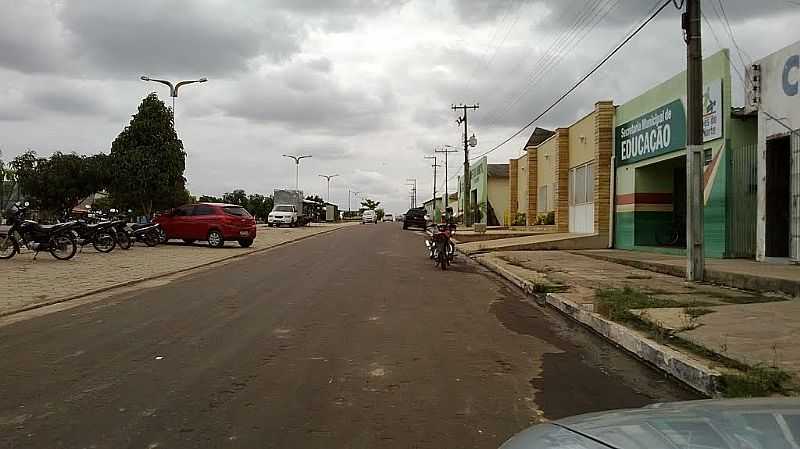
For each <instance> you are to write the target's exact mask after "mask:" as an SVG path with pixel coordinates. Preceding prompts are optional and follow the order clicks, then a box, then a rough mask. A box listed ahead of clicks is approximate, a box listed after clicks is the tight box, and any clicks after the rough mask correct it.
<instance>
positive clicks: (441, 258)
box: [438, 244, 447, 270]
mask: <svg viewBox="0 0 800 449" xmlns="http://www.w3.org/2000/svg"><path fill="white" fill-rule="evenodd" d="M438 253H439V254H438V262H439V263H438V265H439V266H441V267H442V270H446V269H447V248H445V244H441V247H440V248H439V251H438Z"/></svg>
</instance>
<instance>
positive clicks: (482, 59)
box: [467, 0, 522, 90]
mask: <svg viewBox="0 0 800 449" xmlns="http://www.w3.org/2000/svg"><path fill="white" fill-rule="evenodd" d="M516 1H517V0H509V2H508V8H506V10H505V13H503V18H502V19H500V21H499V22H498V23H497V25H496V26H495V28H494V33H492V37H491V38H490V39H489V43H488V44H486V50H485V51H484V52H483V56H481V57H480V59H479V60H478V62H477V63H476V64H475V67H474V68H473V69H472V73H471V74H470V77H469V82H468V83H467V90H469V88H470V87H471V86H472V82H473V81H475V74H477V73H478V69H479V68H480V67H481V66H483V65H485V63H486V59H487V58H486V56H487V55H488V54H489V51H490V49H491V47H492V43H494V40H495V38H496V37H497V32H498V31H500V26H501V25H502V24H504V23H505V22H506V17H508V13H509V12H511V7H512V6H513V5H514V3H515V2H516ZM521 8H522V6H521V4H520V9H521ZM517 12H519V10H517ZM517 20H519V15H517ZM514 25H516V20H515V21H514ZM509 32H510V30H509ZM506 37H508V33H506ZM503 42H505V39H503ZM494 53H495V54H496V53H497V47H495V50H494Z"/></svg>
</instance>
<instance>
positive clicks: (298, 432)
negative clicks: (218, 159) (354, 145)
mask: <svg viewBox="0 0 800 449" xmlns="http://www.w3.org/2000/svg"><path fill="white" fill-rule="evenodd" d="M176 250H180V248H176ZM209 250H210V251H213V250H211V249H209ZM451 268H452V269H451V270H449V271H446V272H442V271H441V270H439V269H436V268H434V267H433V265H432V263H430V262H429V261H428V259H427V258H426V257H425V254H424V251H423V242H422V236H421V235H420V234H419V233H418V232H412V231H401V230H400V227H399V225H396V224H389V223H386V224H379V225H363V226H356V227H350V228H345V229H343V230H340V231H336V232H333V233H330V234H327V235H324V236H318V237H313V238H310V239H307V240H304V241H301V242H298V243H295V244H292V245H289V246H285V247H281V248H276V249H274V250H271V251H268V252H265V253H261V254H259V255H253V256H249V257H246V258H243V259H240V260H238V261H236V262H232V263H228V264H226V265H224V266H221V267H218V268H214V269H208V270H204V271H200V272H198V273H195V274H192V275H190V276H185V277H182V278H180V279H177V280H175V281H173V282H170V283H168V284H166V285H160V286H154V287H151V288H143V289H139V290H137V291H134V292H127V293H123V294H120V295H117V296H114V297H111V298H106V299H104V300H102V301H98V302H94V303H90V304H84V305H80V306H77V307H74V308H72V309H69V310H62V311H57V312H53V313H50V314H46V315H42V316H39V317H35V318H31V319H27V320H24V321H19V322H16V323H13V324H8V325H5V326H3V327H0V447H3V448H17V447H36V448H48V449H52V448H84V447H86V448H89V447H91V448H115V449H118V448H156V447H164V448H167V447H171V448H175V447H180V448H195V447H231V448H236V447H248V448H250V447H259V448H395V447H396V448H437V449H440V448H472V447H476V448H494V447H497V446H498V445H499V444H500V443H501V442H502V441H504V440H505V439H506V438H508V437H509V436H511V435H512V434H514V433H515V432H517V431H519V430H522V429H523V428H525V427H527V426H528V425H530V424H532V423H535V422H539V421H541V420H543V419H554V418H559V417H563V416H568V415H573V414H578V413H584V412H589V411H597V410H605V409H611V408H620V407H633V406H640V405H644V404H648V403H651V402H659V401H671V400H678V399H690V398H692V397H693V396H692V395H691V394H690V393H688V392H686V391H685V390H683V389H682V388H680V387H678V386H676V385H675V384H673V383H672V382H671V381H668V380H665V379H663V378H661V377H660V376H659V375H658V374H657V373H655V372H654V371H652V370H650V369H649V368H646V367H643V366H641V365H639V364H638V363H637V362H636V361H634V360H632V359H631V358H629V357H628V356H626V355H624V354H622V353H620V352H619V351H618V350H617V349H615V348H614V347H612V346H610V345H608V344H607V343H605V342H604V341H602V340H600V339H599V338H597V337H595V336H594V335H592V334H590V333H588V332H587V331H585V330H584V329H583V328H581V327H579V326H577V325H574V324H573V323H571V322H569V321H567V320H565V319H564V318H562V317H561V316H560V315H558V314H557V313H556V312H554V311H552V310H549V309H546V308H541V307H538V306H535V305H531V304H530V303H529V302H528V301H526V300H525V299H524V298H523V297H521V296H520V294H519V293H518V292H517V291H516V290H515V289H513V288H511V287H509V286H508V285H507V284H505V283H504V282H503V281H501V280H499V279H498V278H497V277H495V276H494V275H491V274H490V273H488V272H487V271H485V270H484V269H482V268H480V267H479V266H477V265H476V264H474V263H471V262H470V263H468V262H467V261H464V260H459V261H457V262H456V264H455V265H453V266H452V267H451ZM12 288H13V287H12Z"/></svg>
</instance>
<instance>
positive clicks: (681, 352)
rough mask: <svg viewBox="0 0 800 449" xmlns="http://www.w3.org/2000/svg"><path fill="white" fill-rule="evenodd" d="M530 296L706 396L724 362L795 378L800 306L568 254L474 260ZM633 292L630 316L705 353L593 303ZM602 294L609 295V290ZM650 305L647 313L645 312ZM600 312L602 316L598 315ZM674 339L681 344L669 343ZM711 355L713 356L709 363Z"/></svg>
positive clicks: (799, 366)
mask: <svg viewBox="0 0 800 449" xmlns="http://www.w3.org/2000/svg"><path fill="white" fill-rule="evenodd" d="M475 258H476V260H478V261H479V262H480V263H481V264H483V265H484V266H486V267H488V268H490V269H492V270H493V271H495V272H497V273H499V274H501V275H503V276H504V277H506V278H507V279H509V280H511V281H512V282H514V283H515V284H517V285H518V286H520V287H521V288H523V289H524V290H526V291H527V292H528V293H529V294H537V293H538V294H539V296H541V297H545V296H546V301H547V302H548V303H549V304H550V305H552V306H553V307H555V308H557V309H559V310H561V311H562V312H563V313H565V314H567V315H569V316H571V317H572V318H574V319H576V320H578V321H580V322H581V323H583V324H585V325H587V326H589V327H591V328H593V329H594V330H595V331H597V332H598V333H599V334H601V335H603V336H605V337H606V338H608V339H610V340H612V341H614V342H615V343H617V344H618V345H620V346H622V347H623V348H625V349H627V350H628V351H630V352H631V353H633V354H634V355H636V356H637V357H639V358H641V359H642V360H645V361H647V362H648V363H649V364H651V365H654V366H656V367H658V368H659V369H662V370H663V371H665V372H667V373H669V374H670V375H672V376H673V377H676V378H678V379H679V380H682V381H684V382H685V383H687V384H688V385H690V386H692V387H693V388H695V389H697V390H698V391H701V392H703V393H705V394H707V395H709V396H714V395H717V389H718V378H719V376H720V375H721V374H722V373H725V372H729V368H730V366H729V365H725V364H721V363H720V361H719V360H722V359H729V360H731V361H734V362H736V363H740V364H744V365H748V366H756V365H759V366H775V367H778V368H780V369H781V370H784V371H785V372H787V373H790V374H792V375H793V376H794V378H795V379H798V378H800V345H797V344H796V342H795V340H796V336H797V335H800V300H796V299H795V300H787V297H786V296H783V295H777V294H760V293H754V292H752V291H745V290H740V289H735V288H729V287H724V286H718V285H711V284H692V283H687V282H685V281H684V280H683V279H682V278H680V277H676V276H671V275H668V274H663V273H659V272H653V271H649V270H645V269H641V268H636V267H632V266H629V265H624V264H618V263H614V262H610V261H607V260H600V259H598V258H595V257H589V256H586V255H583V253H581V254H576V253H574V252H567V251H512V252H496V253H491V254H483V255H479V256H476V257H475ZM626 288H627V289H628V290H627V291H628V292H635V294H637V295H640V296H641V297H643V298H646V301H645V302H644V305H642V308H638V309H636V310H633V309H632V310H631V312H633V313H635V314H637V315H638V316H639V317H640V318H641V319H642V320H644V321H646V322H649V323H651V325H652V326H653V329H656V330H658V332H657V333H658V334H659V335H661V336H664V335H668V336H671V337H669V338H673V339H674V342H678V343H680V341H679V340H683V341H687V342H690V343H692V344H694V345H697V346H699V347H702V348H705V350H706V351H705V352H702V353H698V352H697V351H691V350H688V349H687V345H686V344H672V341H671V340H670V339H669V338H668V339H666V340H665V339H663V338H659V339H658V341H656V340H655V339H654V336H653V334H652V333H650V332H648V331H643V330H642V329H640V328H639V327H634V328H632V327H630V326H631V325H630V323H628V322H622V321H616V322H615V321H613V320H612V319H610V318H608V317H607V316H606V315H605V313H606V312H605V311H604V310H601V309H600V308H599V306H601V305H602V306H603V308H606V307H607V305H606V303H603V302H598V299H597V292H598V291H601V290H603V289H614V291H617V292H622V291H626V290H624V289H626ZM607 291H608V290H607ZM650 303H652V307H648V306H647V305H648V304H650ZM599 312H603V313H604V314H601V313H599ZM675 337H679V339H675ZM709 354H714V357H712V358H709Z"/></svg>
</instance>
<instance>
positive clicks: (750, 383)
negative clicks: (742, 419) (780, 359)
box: [719, 365, 791, 398]
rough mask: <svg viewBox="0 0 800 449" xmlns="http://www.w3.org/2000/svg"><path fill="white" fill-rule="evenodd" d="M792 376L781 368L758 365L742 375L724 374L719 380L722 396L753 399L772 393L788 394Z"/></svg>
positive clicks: (746, 370)
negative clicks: (788, 384)
mask: <svg viewBox="0 0 800 449" xmlns="http://www.w3.org/2000/svg"><path fill="white" fill-rule="evenodd" d="M790 379H791V375H789V373H787V372H786V371H783V370H782V369H780V368H777V367H773V366H765V365H756V366H752V367H749V368H747V369H745V370H744V371H743V372H742V373H741V374H723V375H722V376H720V378H719V387H720V391H721V392H722V394H723V395H724V396H726V397H731V398H752V397H760V396H768V395H770V394H772V393H786V392H787V387H786V384H787V383H788V382H789V380H790Z"/></svg>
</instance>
